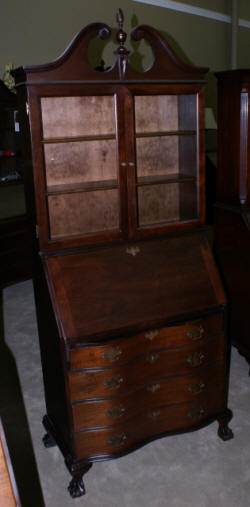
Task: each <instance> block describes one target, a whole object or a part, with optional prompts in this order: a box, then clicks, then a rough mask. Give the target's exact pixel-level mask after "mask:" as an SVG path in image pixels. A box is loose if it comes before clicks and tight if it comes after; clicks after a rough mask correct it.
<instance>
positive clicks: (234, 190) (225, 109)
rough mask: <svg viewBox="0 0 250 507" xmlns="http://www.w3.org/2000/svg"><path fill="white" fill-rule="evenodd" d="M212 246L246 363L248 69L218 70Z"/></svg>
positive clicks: (249, 326)
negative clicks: (215, 195)
mask: <svg viewBox="0 0 250 507" xmlns="http://www.w3.org/2000/svg"><path fill="white" fill-rule="evenodd" d="M216 76H217V79H218V176H217V199H216V200H217V202H216V206H215V213H214V245H215V252H216V256H217V259H218V263H219V267H220V269H221V273H222V275H223V278H224V281H225V287H226V289H227V293H228V299H229V305H230V306H229V308H230V312H229V316H230V333H231V338H232V342H233V344H234V345H235V346H236V347H237V348H238V350H239V351H240V352H241V353H242V354H243V355H244V356H245V357H246V358H247V360H248V361H249V362H250V319H249V307H250V289H249V280H250V171H249V164H250V142H249V126H250V115H249V92H250V70H249V69H248V70H246V69H245V70H244V69H242V70H233V71H226V72H218V73H217V74H216Z"/></svg>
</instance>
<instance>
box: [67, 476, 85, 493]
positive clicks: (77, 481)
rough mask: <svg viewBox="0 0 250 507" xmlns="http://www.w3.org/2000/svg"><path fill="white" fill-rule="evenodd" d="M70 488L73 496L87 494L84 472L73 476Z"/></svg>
mask: <svg viewBox="0 0 250 507" xmlns="http://www.w3.org/2000/svg"><path fill="white" fill-rule="evenodd" d="M68 490H69V492H70V496H71V497H72V498H78V497H79V496H83V495H85V493H86V490H85V487H84V484H83V480H82V474H79V475H77V476H75V477H73V479H72V480H71V481H70V483H69V486H68Z"/></svg>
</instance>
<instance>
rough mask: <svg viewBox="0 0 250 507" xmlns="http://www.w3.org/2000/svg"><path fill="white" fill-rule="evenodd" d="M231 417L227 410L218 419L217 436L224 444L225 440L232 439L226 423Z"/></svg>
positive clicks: (229, 411)
mask: <svg viewBox="0 0 250 507" xmlns="http://www.w3.org/2000/svg"><path fill="white" fill-rule="evenodd" d="M232 416H233V414H232V412H231V410H229V409H227V410H226V411H225V413H224V414H223V416H221V417H220V418H219V419H218V422H219V428H218V435H219V437H220V438H221V439H222V440H223V441H224V442H226V441H227V440H231V438H233V437H234V434H233V432H232V430H231V429H230V428H229V427H228V423H229V421H231V419H232Z"/></svg>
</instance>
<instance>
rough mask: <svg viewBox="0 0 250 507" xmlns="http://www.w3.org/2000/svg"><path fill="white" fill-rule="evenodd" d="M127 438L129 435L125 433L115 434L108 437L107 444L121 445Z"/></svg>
mask: <svg viewBox="0 0 250 507" xmlns="http://www.w3.org/2000/svg"><path fill="white" fill-rule="evenodd" d="M126 440H127V436H126V435H125V433H122V434H121V435H114V436H113V437H110V438H108V440H107V444H109V445H113V446H114V447H119V446H120V445H123V444H124V443H125V441H126Z"/></svg>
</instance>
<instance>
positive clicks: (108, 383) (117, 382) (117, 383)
mask: <svg viewBox="0 0 250 507" xmlns="http://www.w3.org/2000/svg"><path fill="white" fill-rule="evenodd" d="M122 382H123V378H122V377H111V379H110V380H104V382H103V385H104V386H105V387H107V388H108V389H110V390H113V389H119V387H121V383H122Z"/></svg>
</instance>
